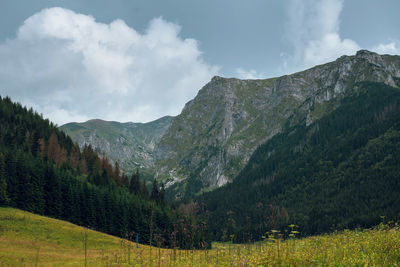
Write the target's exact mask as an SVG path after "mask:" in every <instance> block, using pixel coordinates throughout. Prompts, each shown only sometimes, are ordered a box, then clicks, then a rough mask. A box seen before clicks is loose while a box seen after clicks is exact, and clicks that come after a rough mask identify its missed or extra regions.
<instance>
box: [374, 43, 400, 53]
mask: <svg viewBox="0 0 400 267" xmlns="http://www.w3.org/2000/svg"><path fill="white" fill-rule="evenodd" d="M371 50H372V51H375V52H376V53H379V54H389V55H398V54H400V49H399V46H398V44H396V42H390V43H387V44H379V45H377V46H375V47H373V48H372V49H371Z"/></svg>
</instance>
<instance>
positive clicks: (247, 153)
mask: <svg viewBox="0 0 400 267" xmlns="http://www.w3.org/2000/svg"><path fill="white" fill-rule="evenodd" d="M399 70H400V57H399V56H388V55H378V54H375V53H372V52H369V51H365V50H362V51H359V52H358V53H357V54H356V55H355V56H343V57H340V58H339V59H337V60H336V61H334V62H331V63H327V64H325V65H320V66H316V67H314V68H311V69H308V70H305V71H302V72H298V73H295V74H292V75H286V76H282V77H278V78H272V79H266V80H239V79H233V78H232V79H227V78H221V77H214V78H213V79H212V80H211V82H209V83H208V84H207V85H205V86H204V87H203V88H202V89H201V90H200V91H199V93H198V95H197V96H196V97H195V98H194V99H193V100H192V101H190V102H188V103H187V104H186V105H185V108H184V109H183V111H182V113H181V114H180V115H178V116H177V117H175V118H174V119H173V120H172V122H171V125H170V127H169V128H168V130H167V131H166V133H165V134H164V135H163V137H162V138H161V140H160V141H159V143H158V144H157V145H156V147H155V150H154V158H155V166H156V171H157V177H158V179H161V180H163V181H165V182H166V185H167V194H168V195H169V196H170V197H171V198H178V199H182V198H190V197H192V196H194V195H197V194H199V193H201V192H206V191H210V190H213V189H215V188H218V187H220V186H222V185H224V184H226V183H229V182H232V181H233V180H234V178H235V177H236V176H237V174H238V173H239V172H240V171H241V170H242V169H243V168H244V167H245V166H246V164H247V162H248V160H249V159H250V157H251V155H252V154H253V152H254V151H255V150H256V148H257V147H258V146H259V145H261V144H263V143H264V142H266V141H268V140H270V139H271V138H272V137H274V136H275V135H276V134H278V133H281V132H282V131H284V129H285V127H287V126H288V125H289V126H294V125H310V124H311V123H312V122H314V121H317V120H318V119H320V118H322V117H323V116H325V115H327V114H329V113H330V112H332V111H333V110H335V109H336V108H337V107H338V106H339V105H340V100H341V99H342V98H344V97H346V96H348V95H351V94H352V93H354V90H353V88H354V85H355V84H356V83H358V82H362V81H372V82H382V83H385V84H388V85H390V86H397V84H398V82H399V78H400V71H399Z"/></svg>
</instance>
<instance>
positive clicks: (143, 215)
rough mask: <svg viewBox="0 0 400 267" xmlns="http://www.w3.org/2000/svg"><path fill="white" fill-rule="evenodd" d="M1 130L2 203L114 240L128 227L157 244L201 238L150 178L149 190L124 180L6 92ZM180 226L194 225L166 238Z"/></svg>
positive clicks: (0, 103) (197, 242)
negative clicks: (88, 229) (96, 231)
mask: <svg viewBox="0 0 400 267" xmlns="http://www.w3.org/2000/svg"><path fill="white" fill-rule="evenodd" d="M0 128H1V131H0V206H11V207H14V208H19V209H23V210H26V211H29V212H34V213H36V214H40V215H45V216H49V217H53V218H57V219H62V220H67V221H69V222H72V223H75V224H78V225H84V226H86V227H90V228H92V229H96V230H98V231H102V232H105V233H108V234H112V235H115V236H120V237H124V236H125V235H126V234H127V233H132V232H134V233H137V234H140V235H141V237H142V239H141V242H144V243H151V242H152V240H153V239H152V238H153V234H154V235H157V236H158V238H159V239H160V240H162V242H161V245H162V246H167V245H171V244H172V243H174V244H176V245H179V246H180V247H191V248H192V247H199V246H201V244H204V242H205V241H206V240H207V238H208V237H207V235H206V234H205V233H204V232H205V230H204V229H201V228H199V227H197V223H201V221H200V220H198V219H195V218H194V215H190V214H184V213H181V212H179V213H177V212H174V211H173V209H172V208H171V207H170V206H169V205H168V204H167V203H166V202H165V201H164V190H163V188H161V189H160V188H159V187H158V185H157V183H156V182H155V183H153V188H152V190H151V192H148V190H147V187H146V185H145V183H144V181H143V179H142V180H141V179H140V175H139V174H138V173H135V174H132V175H131V177H127V176H126V175H125V174H124V173H121V171H120V169H119V167H118V165H116V166H113V165H112V164H110V162H109V160H108V159H107V157H104V156H103V157H100V156H99V155H98V154H97V152H96V151H94V150H93V149H92V147H91V146H85V147H84V148H83V150H82V151H80V149H79V147H78V145H77V144H74V143H73V142H72V140H71V138H70V137H68V136H67V135H66V134H65V133H64V132H62V131H60V130H59V129H58V128H57V127H56V126H55V125H54V124H52V123H50V122H49V121H48V120H44V119H43V118H42V117H41V115H39V114H38V113H36V112H34V111H33V110H32V109H30V110H28V109H27V108H26V107H23V106H22V105H20V104H19V103H14V102H12V101H11V99H10V98H8V97H6V98H2V97H0ZM193 220H195V223H193ZM150 226H151V227H150ZM181 228H182V229H183V228H185V229H193V230H192V235H191V236H190V239H189V237H187V236H185V235H184V233H182V232H179V233H176V234H175V238H179V239H178V240H174V239H173V238H172V237H171V235H170V233H171V232H172V231H177V230H178V229H181ZM194 229H195V230H194ZM161 238H162V239H161ZM208 243H209V242H208Z"/></svg>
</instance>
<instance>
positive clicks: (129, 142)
mask: <svg viewBox="0 0 400 267" xmlns="http://www.w3.org/2000/svg"><path fill="white" fill-rule="evenodd" d="M171 119H172V117H169V116H165V117H163V118H160V119H158V120H155V121H152V122H148V123H133V122H127V123H120V122H115V121H103V120H90V121H87V122H84V123H76V122H71V123H67V124H65V125H62V126H61V127H60V129H61V130H63V131H64V132H66V133H67V134H68V135H69V136H71V138H72V139H73V140H74V141H75V142H77V143H78V144H79V146H80V148H81V149H82V148H83V147H84V146H85V144H87V145H89V144H90V145H92V147H93V148H95V149H97V150H98V151H99V152H100V153H103V152H104V153H105V154H106V155H107V157H108V158H109V159H110V160H111V161H112V162H116V161H119V163H120V167H121V169H122V170H124V171H125V172H127V173H133V172H135V171H136V169H137V168H144V169H150V168H152V167H153V149H154V146H155V144H156V143H157V142H158V141H159V139H160V138H161V136H162V135H163V134H164V132H165V131H166V130H167V128H168V126H169V124H170V122H171Z"/></svg>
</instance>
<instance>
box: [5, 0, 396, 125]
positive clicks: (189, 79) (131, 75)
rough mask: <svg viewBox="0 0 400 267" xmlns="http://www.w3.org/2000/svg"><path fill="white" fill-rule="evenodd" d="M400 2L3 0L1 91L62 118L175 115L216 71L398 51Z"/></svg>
mask: <svg viewBox="0 0 400 267" xmlns="http://www.w3.org/2000/svg"><path fill="white" fill-rule="evenodd" d="M399 10H400V1H398V0H379V1H378V0H371V1H365V0H268V1H267V0H247V1H244V0H242V1H239V0H202V1H195V0H146V1H139V0H113V1H109V0H86V1H83V0H80V1H78V0H35V1H32V0H1V1H0V95H1V96H2V97H5V96H10V97H11V99H12V100H14V101H18V102H20V103H21V104H23V105H25V106H27V107H33V109H35V110H36V111H38V112H39V113H41V114H43V116H44V117H45V118H49V119H50V120H51V121H53V122H54V123H56V124H58V125H62V124H64V123H68V122H72V121H76V122H83V121H86V120H89V119H95V118H100V119H103V120H114V121H120V122H127V121H133V122H148V121H152V120H155V119H157V118H160V117H162V116H165V115H172V116H175V115H178V114H179V113H180V112H181V110H182V108H183V107H184V105H185V103H186V102H188V101H189V100H191V99H193V98H194V97H195V96H196V94H197V92H198V91H199V90H200V89H201V88H202V87H203V86H204V85H205V84H206V83H207V82H209V81H210V80H211V78H212V77H213V76H215V75H218V76H223V77H236V78H241V79H264V78H270V77H275V76H280V75H285V74H290V73H293V72H296V71H300V70H303V69H306V68H309V67H312V66H314V65H318V64H323V63H326V62H329V61H333V60H335V59H336V58H338V57H340V56H342V55H353V54H355V53H356V51H358V50H360V49H368V50H371V51H375V52H377V53H381V54H397V55H398V54H400V18H399V16H398V11H399Z"/></svg>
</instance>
